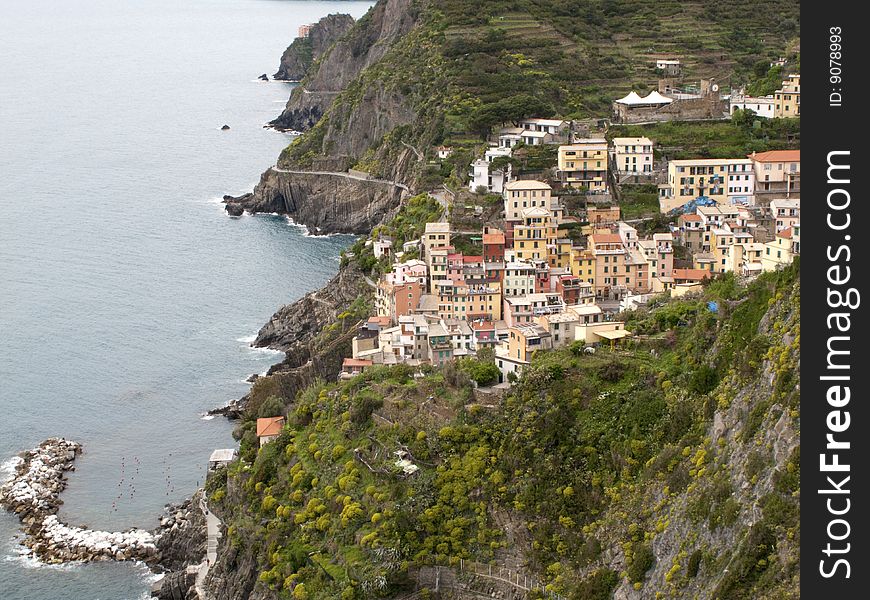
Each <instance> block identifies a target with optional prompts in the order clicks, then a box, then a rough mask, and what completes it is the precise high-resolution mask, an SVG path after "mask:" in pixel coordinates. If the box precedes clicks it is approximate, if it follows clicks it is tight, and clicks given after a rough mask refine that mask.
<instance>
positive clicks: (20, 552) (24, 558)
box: [3, 544, 84, 571]
mask: <svg viewBox="0 0 870 600" xmlns="http://www.w3.org/2000/svg"><path fill="white" fill-rule="evenodd" d="M11 550H12V552H13V554H7V555H6V556H4V557H3V561H4V562H11V563H16V564H17V566H19V567H21V568H23V569H50V570H52V571H74V570H76V569H78V568H79V567H81V566H82V565H83V564H84V563H83V562H82V561H73V562H67V563H60V564H48V563H44V562H42V561H41V560H39V559H38V558H37V557H36V555H35V554H33V552H31V551H30V549H28V548H27V547H26V546H23V545H21V544H16V545H15V546H14V547H13V548H11Z"/></svg>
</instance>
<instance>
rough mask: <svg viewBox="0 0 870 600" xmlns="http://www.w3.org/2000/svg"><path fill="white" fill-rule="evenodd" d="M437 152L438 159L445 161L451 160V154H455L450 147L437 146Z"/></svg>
mask: <svg viewBox="0 0 870 600" xmlns="http://www.w3.org/2000/svg"><path fill="white" fill-rule="evenodd" d="M435 152H436V153H437V154H438V158H440V159H441V160H444V159H445V158H449V157H450V155H451V154H453V148H451V147H450V146H437V147H436V148H435Z"/></svg>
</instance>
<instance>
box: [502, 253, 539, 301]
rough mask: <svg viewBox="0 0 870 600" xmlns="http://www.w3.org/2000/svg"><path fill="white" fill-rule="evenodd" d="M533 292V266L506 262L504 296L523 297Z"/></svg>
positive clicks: (526, 263) (527, 263)
mask: <svg viewBox="0 0 870 600" xmlns="http://www.w3.org/2000/svg"><path fill="white" fill-rule="evenodd" d="M534 291H535V265H533V264H532V263H530V262H525V261H522V262H519V261H517V262H508V263H506V264H505V266H504V291H503V293H504V296H505V297H516V296H525V295H526V294H531V293H533V292H534Z"/></svg>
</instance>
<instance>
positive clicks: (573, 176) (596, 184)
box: [559, 138, 608, 193]
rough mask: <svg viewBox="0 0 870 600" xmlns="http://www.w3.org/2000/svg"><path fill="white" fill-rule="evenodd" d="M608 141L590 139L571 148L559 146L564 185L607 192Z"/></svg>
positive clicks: (572, 145) (578, 142)
mask: <svg viewBox="0 0 870 600" xmlns="http://www.w3.org/2000/svg"><path fill="white" fill-rule="evenodd" d="M607 155H608V152H607V140H605V139H603V138H589V139H583V140H578V141H576V142H575V143H573V144H571V145H569V146H559V173H560V174H561V177H562V183H564V184H565V185H568V186H571V187H581V186H583V187H586V188H587V189H588V190H589V191H591V192H600V193H604V192H606V191H607V160H608V156H607Z"/></svg>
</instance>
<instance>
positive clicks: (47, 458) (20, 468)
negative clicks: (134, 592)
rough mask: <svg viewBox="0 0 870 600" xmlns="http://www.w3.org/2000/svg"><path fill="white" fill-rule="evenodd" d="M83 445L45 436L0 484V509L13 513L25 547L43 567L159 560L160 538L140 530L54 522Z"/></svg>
mask: <svg viewBox="0 0 870 600" xmlns="http://www.w3.org/2000/svg"><path fill="white" fill-rule="evenodd" d="M81 452H82V446H81V444H79V443H77V442H73V441H70V440H66V439H63V438H49V439H47V440H45V441H44V442H42V443H41V444H40V445H39V446H37V447H36V448H33V449H31V450H27V451H25V452H22V453H21V455H19V460H18V462H17V464H16V465H15V472H14V474H13V476H12V478H11V479H10V480H9V481H7V482H5V483H3V485H2V486H0V506H2V507H3V508H5V509H6V510H8V511H9V512H12V513H14V514H16V515H18V518H19V520H20V521H21V523H22V526H23V527H22V529H23V530H24V533H25V534H26V535H25V538H24V541H23V543H24V545H25V546H26V547H27V548H28V549H30V551H31V552H32V553H33V554H34V555H35V556H36V557H37V558H39V559H40V560H42V561H43V562H46V563H62V562H69V561H86V562H87V561H95V560H141V561H143V562H145V563H148V564H155V563H157V562H158V561H159V560H160V552H159V550H158V547H157V540H158V538H159V537H160V534H159V533H157V534H155V533H151V532H149V531H144V530H142V529H136V528H133V529H129V530H127V531H122V532H117V531H96V530H90V529H85V528H81V527H71V526H69V525H66V524H64V523H62V522H61V521H60V520H59V519H58V518H57V512H58V509H59V508H60V506H61V504H63V501H62V500H61V499H60V493H61V492H62V491H63V490H64V489H65V488H66V485H67V477H66V473H67V472H68V471H74V470H75V466H74V464H73V463H74V461H75V459H76V457H77V456H78V455H79V454H81Z"/></svg>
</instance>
